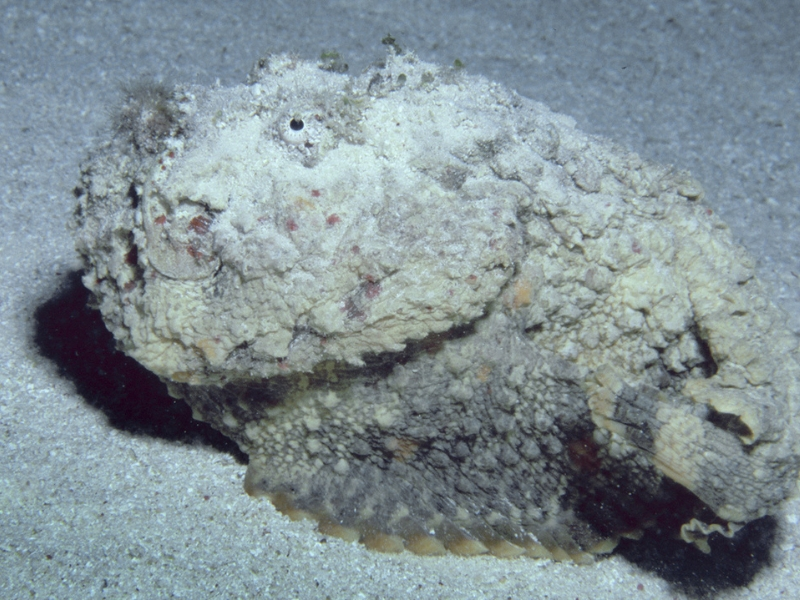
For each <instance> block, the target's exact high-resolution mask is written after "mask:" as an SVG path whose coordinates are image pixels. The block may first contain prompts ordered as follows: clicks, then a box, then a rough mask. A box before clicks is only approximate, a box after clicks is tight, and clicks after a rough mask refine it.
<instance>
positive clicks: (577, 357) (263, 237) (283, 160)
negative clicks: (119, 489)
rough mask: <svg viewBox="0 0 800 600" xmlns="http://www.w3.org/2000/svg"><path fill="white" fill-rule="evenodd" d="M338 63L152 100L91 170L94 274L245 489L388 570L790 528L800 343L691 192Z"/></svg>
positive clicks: (569, 141)
mask: <svg viewBox="0 0 800 600" xmlns="http://www.w3.org/2000/svg"><path fill="white" fill-rule="evenodd" d="M337 64H338V63H337ZM341 70H342V69H337V68H331V65H330V64H328V63H327V62H323V64H322V65H315V64H312V63H307V62H302V61H297V60H295V59H293V58H291V57H287V56H273V57H270V58H269V59H264V60H262V61H260V62H259V64H258V65H257V68H256V69H255V70H254V72H253V73H252V74H251V77H250V80H249V83H248V85H246V86H239V87H235V88H230V89H224V88H214V89H206V88H199V87H181V88H177V89H175V90H173V91H170V92H169V93H158V94H156V96H157V97H156V103H155V104H153V103H152V102H151V103H150V104H147V102H145V103H144V106H145V108H143V109H141V110H140V109H139V108H136V106H139V105H136V106H134V108H135V109H136V110H133V112H132V113H131V110H132V109H131V108H130V106H128V108H126V109H125V110H127V111H128V112H127V113H125V115H123V117H124V119H125V120H126V121H125V122H129V123H131V125H130V126H129V127H127V128H120V134H119V135H117V136H116V137H115V138H114V139H113V140H111V141H110V142H109V143H108V144H107V145H105V146H104V147H102V148H100V149H99V150H98V152H97V153H96V154H95V155H94V156H93V157H92V158H91V160H90V161H89V163H88V164H87V166H86V168H85V169H84V174H83V181H82V185H81V189H83V190H85V193H84V194H83V195H82V196H81V198H80V200H79V201H80V205H79V208H78V211H77V213H76V222H75V235H76V244H77V248H78V250H79V251H80V252H81V254H82V255H83V256H84V257H85V259H86V266H87V273H86V276H85V278H84V282H85V284H86V285H87V287H89V288H90V289H91V290H92V291H93V292H94V293H95V295H96V296H97V299H98V304H99V306H100V310H101V311H102V313H103V316H104V318H105V320H106V323H107V324H108V326H109V328H110V329H111V330H112V332H113V333H114V335H115V336H116V338H117V339H118V340H119V343H120V345H121V347H122V348H123V349H124V350H125V351H126V352H127V353H128V354H130V355H131V356H133V357H134V358H136V359H137V360H139V361H140V362H141V363H142V364H144V365H145V366H146V367H148V368H149V369H151V370H153V371H154V372H156V373H158V374H159V375H160V376H162V377H163V378H164V379H165V380H166V381H167V382H168V383H169V384H170V386H171V388H172V389H173V390H174V392H175V393H176V394H180V395H181V396H183V397H184V398H186V400H187V401H188V402H189V403H190V404H191V405H192V406H193V408H194V410H195V415H196V416H197V418H201V419H205V420H208V421H209V422H211V423H212V424H213V425H214V426H215V427H216V428H218V429H220V430H221V431H223V432H224V433H226V435H229V436H230V437H232V438H233V439H235V440H236V441H237V442H238V443H239V445H240V446H241V447H242V449H243V450H244V451H245V452H247V453H248V454H249V455H250V466H249V468H248V475H247V483H246V485H247V489H248V491H249V492H250V493H254V494H258V493H265V494H269V495H270V496H271V497H272V498H273V499H274V501H275V502H276V503H277V504H278V505H279V507H281V508H282V509H283V510H286V511H287V512H292V513H302V514H310V515H312V516H314V517H315V518H317V519H319V520H320V522H321V527H322V528H323V529H325V530H326V531H329V532H331V533H335V534H337V535H341V536H343V537H348V538H353V539H360V540H362V541H363V542H364V543H367V544H368V545H370V546H371V547H375V548H378V549H382V550H399V549H402V548H408V549H411V550H413V551H415V552H419V553H437V552H443V551H445V549H448V550H450V551H453V552H458V553H463V554H470V553H478V552H485V551H487V550H488V551H491V552H494V553H495V554H498V555H504V556H508V555H517V554H521V553H527V554H529V555H533V556H555V557H557V558H567V557H570V558H572V559H574V560H584V559H586V557H587V556H588V554H587V553H593V552H602V551H607V550H608V549H609V548H610V547H612V546H613V543H614V539H615V538H616V536H618V535H620V534H626V533H630V531H631V529H635V527H637V526H638V525H640V524H642V523H641V521H642V520H641V519H639V520H637V519H636V518H633V517H631V518H628V519H626V518H624V516H622V513H624V512H627V513H629V514H630V513H631V512H637V511H638V512H641V513H643V514H644V513H646V512H647V507H648V506H651V505H653V506H655V505H659V504H660V503H662V504H663V503H664V502H665V497H666V496H667V495H668V493H669V492H668V488H669V487H670V486H674V485H675V484H677V485H680V486H683V487H684V488H685V489H686V490H688V491H689V492H691V493H692V494H694V496H695V497H696V498H697V502H698V505H701V504H702V505H704V506H705V511H706V512H705V513H702V512H701V513H697V515H699V517H697V518H695V517H696V515H695V514H694V513H692V514H688V515H687V517H686V523H685V524H684V527H683V528H682V530H681V533H682V534H683V536H684V537H685V539H687V541H692V542H694V543H695V544H697V545H698V546H699V547H701V549H706V550H707V549H708V545H707V542H706V541H705V538H706V537H707V536H708V535H709V534H710V533H713V532H720V533H724V534H726V535H729V534H732V532H733V531H734V530H735V529H736V528H738V527H739V526H741V525H742V524H744V523H747V522H749V521H752V520H754V519H757V518H759V517H761V516H764V515H766V514H770V513H773V512H774V511H775V510H776V509H777V507H778V505H779V503H780V502H781V501H782V500H783V499H784V498H786V497H787V496H788V495H789V494H790V493H791V491H792V489H793V487H794V485H795V481H796V477H797V471H798V458H797V456H798V448H797V444H798V435H797V402H796V398H797V391H798V389H797V385H798V373H799V371H798V360H797V356H798V354H797V342H796V340H795V339H794V338H793V337H792V336H791V335H790V334H788V333H787V332H786V331H785V327H784V316H783V314H782V313H781V312H780V311H779V310H778V309H777V308H776V307H774V306H773V305H772V304H771V303H770V302H769V300H768V299H767V298H766V296H765V293H764V291H763V289H762V287H761V284H760V283H759V281H758V280H757V278H756V277H755V276H754V274H753V264H752V260H751V259H750V258H749V257H748V256H747V255H746V254H745V252H744V250H743V249H742V248H740V247H738V246H736V245H735V244H734V243H733V242H732V240H731V236H730V234H729V232H728V230H727V228H726V227H725V225H724V224H723V223H721V222H720V221H719V220H718V219H717V218H716V217H715V216H714V215H713V214H712V211H711V210H710V209H709V208H707V207H706V206H705V205H704V204H703V203H702V201H701V196H702V190H701V188H700V186H699V185H698V184H697V183H696V182H695V181H694V180H692V179H691V178H690V177H689V176H688V175H686V174H685V173H675V172H672V171H671V170H669V169H667V168H664V167H660V166H657V165H652V164H648V163H646V162H644V161H642V160H641V159H640V158H639V157H638V156H636V155H635V154H632V153H629V152H627V151H625V150H623V149H621V148H619V147H617V146H614V145H613V144H610V143H609V142H606V141H604V140H601V139H598V138H594V137H591V136H587V135H585V134H582V133H581V132H579V131H577V130H575V128H574V123H573V121H572V120H571V119H569V118H568V117H565V116H563V115H557V114H554V113H552V112H550V111H549V110H548V109H547V108H546V107H544V106H542V105H541V104H538V103H535V102H532V101H530V100H527V99H524V98H521V97H519V96H517V95H516V94H514V93H512V92H509V91H507V90H505V89H503V88H502V87H501V86H498V85H496V84H493V83H490V82H488V81H486V80H484V79H481V78H478V77H472V76H468V75H466V74H464V73H463V70H461V69H448V68H442V67H438V66H435V65H431V64H427V63H423V62H420V61H418V60H417V59H416V58H415V57H414V56H413V55H411V54H405V55H397V54H395V53H394V51H390V53H389V55H388V56H387V58H386V60H385V61H383V62H382V63H381V64H379V65H376V66H374V67H373V68H371V69H370V70H368V71H367V72H366V73H364V74H363V75H361V76H359V77H356V78H351V77H349V76H347V75H344V74H343V73H341V72H340V71H341ZM140 104H141V103H140ZM148 106H149V107H150V108H147V107H148ZM153 107H155V108H153ZM137 111H138V112H137ZM148 111H149V112H148ZM129 113H130V114H133V115H134V117H135V118H131V117H130V114H129ZM137 115H138V116H137ZM142 115H144V116H142ZM147 115H150V116H151V117H152V116H153V115H155V117H159V116H161V117H168V119H167V121H165V120H163V119H161V120H159V119H158V118H156V119H155V121H153V120H152V119H150V118H149V117H148V116H147ZM131 119H132V120H131ZM137 119H138V120H137ZM147 123H151V124H153V123H154V125H152V127H151V126H149V125H147ZM159 123H161V125H164V126H163V127H161V126H159ZM167 124H168V125H169V126H167ZM131 131H133V133H131ZM137 132H138V133H137ZM143 140H144V141H143ZM148 141H149V142H148ZM146 142H148V143H146ZM597 506H603V507H604V508H603V509H602V511H601V510H599V509H598V508H597ZM636 507H639V508H636ZM642 507H644V508H642ZM603 511H604V512H603ZM600 513H603V514H600Z"/></svg>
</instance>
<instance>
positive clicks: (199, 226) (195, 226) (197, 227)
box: [189, 215, 211, 235]
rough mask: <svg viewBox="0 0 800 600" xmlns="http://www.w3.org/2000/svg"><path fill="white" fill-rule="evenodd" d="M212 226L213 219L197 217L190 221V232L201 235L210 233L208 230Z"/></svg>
mask: <svg viewBox="0 0 800 600" xmlns="http://www.w3.org/2000/svg"><path fill="white" fill-rule="evenodd" d="M210 226H211V219H209V218H208V217H204V216H203V215H197V216H196V217H194V218H193V219H192V220H191V221H189V230H191V231H194V232H195V233H199V234H200V235H202V234H204V233H208V228H209V227H210Z"/></svg>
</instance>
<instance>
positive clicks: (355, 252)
mask: <svg viewBox="0 0 800 600" xmlns="http://www.w3.org/2000/svg"><path fill="white" fill-rule="evenodd" d="M350 252H352V253H353V254H358V253H359V252H361V248H359V247H358V246H353V247H352V248H350Z"/></svg>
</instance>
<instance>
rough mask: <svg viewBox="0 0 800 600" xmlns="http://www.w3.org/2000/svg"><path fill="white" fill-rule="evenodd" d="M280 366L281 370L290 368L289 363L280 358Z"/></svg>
mask: <svg viewBox="0 0 800 600" xmlns="http://www.w3.org/2000/svg"><path fill="white" fill-rule="evenodd" d="M278 368H279V369H280V370H281V371H288V370H289V363H288V362H286V361H285V360H279V361H278Z"/></svg>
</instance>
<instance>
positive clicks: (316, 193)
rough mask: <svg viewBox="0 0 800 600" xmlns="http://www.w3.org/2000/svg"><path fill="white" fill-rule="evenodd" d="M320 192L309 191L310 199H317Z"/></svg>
mask: <svg viewBox="0 0 800 600" xmlns="http://www.w3.org/2000/svg"><path fill="white" fill-rule="evenodd" d="M319 195H320V191H319V190H311V197H312V198H319Z"/></svg>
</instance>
